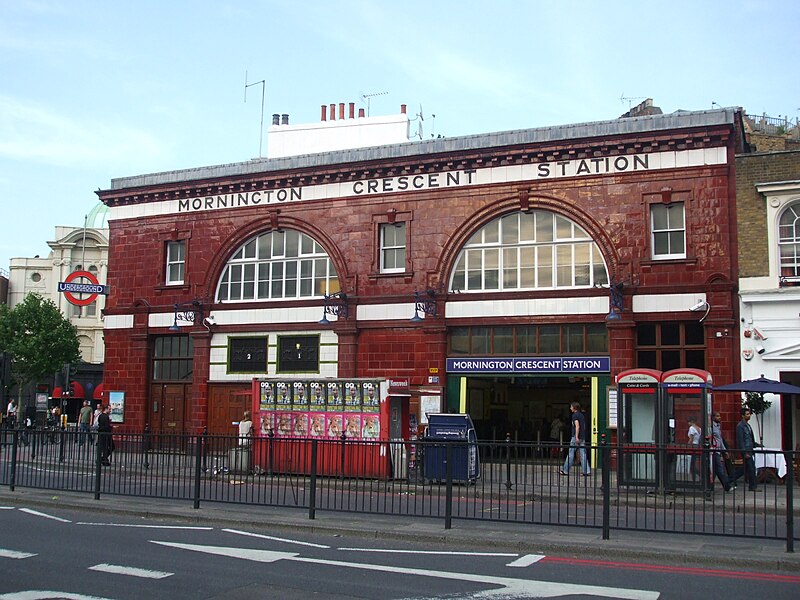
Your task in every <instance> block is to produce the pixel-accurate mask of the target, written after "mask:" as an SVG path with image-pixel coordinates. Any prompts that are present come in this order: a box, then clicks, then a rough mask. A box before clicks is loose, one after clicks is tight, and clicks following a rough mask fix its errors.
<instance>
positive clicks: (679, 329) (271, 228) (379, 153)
mask: <svg viewBox="0 0 800 600" xmlns="http://www.w3.org/2000/svg"><path fill="white" fill-rule="evenodd" d="M350 106H351V108H350V115H349V116H348V117H346V116H345V111H344V105H340V106H339V108H340V110H339V118H338V119H337V118H335V117H336V105H331V107H330V108H331V110H330V115H328V111H327V107H325V106H323V108H322V119H321V121H320V122H319V123H318V124H313V125H302V126H295V125H289V124H288V117H286V116H285V115H284V117H283V119H282V120H281V119H279V118H278V115H275V117H274V121H273V126H272V127H271V128H270V131H269V141H270V148H271V149H272V150H271V154H270V156H269V157H268V158H264V159H254V160H249V161H246V162H241V163H235V164H226V165H219V166H210V167H198V168H193V169H187V170H181V171H172V172H165V173H158V174H151V175H141V176H133V177H124V178H120V179H115V180H113V181H112V182H111V187H110V189H107V190H103V191H101V192H98V194H99V196H100V199H101V200H102V202H104V203H105V204H106V205H107V206H108V207H109V209H110V217H109V227H110V255H109V268H108V281H107V282H106V283H107V284H108V285H109V286H110V288H111V294H110V296H109V297H108V299H107V303H106V309H105V312H104V314H105V321H104V323H105V346H106V363H105V380H104V386H105V389H106V390H107V391H108V392H109V393H111V392H113V391H116V392H120V393H121V394H117V397H118V398H119V399H121V400H122V401H123V404H124V420H123V422H122V423H121V424H120V428H121V430H122V431H132V432H136V431H141V430H142V429H143V428H144V427H145V425H146V424H148V425H149V426H150V427H151V428H152V430H153V431H155V432H170V433H182V432H191V433H196V432H199V431H202V430H203V428H204V427H207V428H208V429H209V431H211V432H218V433H228V434H232V433H234V432H235V428H234V427H233V426H232V422H234V421H238V419H239V417H240V416H241V413H242V411H243V410H244V409H246V408H247V409H249V408H251V406H252V401H253V400H252V394H251V390H252V386H253V381H254V380H256V381H267V382H270V386H273V385H274V384H277V383H281V382H284V383H285V384H286V385H287V386H289V388H290V389H292V386H293V385H294V383H295V382H298V381H299V382H306V383H307V384H308V385H309V386H310V388H309V387H306V388H304V389H311V390H316V389H318V388H320V387H322V388H324V389H327V383H329V382H331V381H342V382H346V381H348V380H351V381H355V382H361V381H363V382H381V386H380V387H381V395H382V398H381V400H382V401H385V402H389V401H391V402H396V405H395V404H392V407H393V408H392V410H394V408H397V411H396V412H397V415H401V417H402V422H400V423H399V425H398V424H393V425H392V427H393V428H395V427H397V429H392V430H391V431H387V430H384V431H382V432H381V437H386V436H391V437H400V436H403V437H408V435H409V433H408V432H409V431H410V430H412V431H414V432H416V430H417V428H420V429H421V428H422V427H423V426H424V423H425V421H426V415H427V414H429V413H432V412H449V411H456V412H468V413H469V414H470V415H471V417H472V420H473V422H474V424H475V428H476V431H477V433H478V437H479V439H490V438H499V439H504V438H505V436H506V434H510V435H511V436H512V438H514V439H518V440H520V441H522V440H531V441H536V440H546V441H550V439H551V429H552V427H551V425H552V422H553V420H554V419H555V418H556V417H557V416H560V417H561V418H565V417H566V414H567V408H568V405H569V403H570V402H572V401H576V400H577V401H579V402H581V404H582V406H583V407H584V409H585V410H586V411H587V413H588V415H589V419H590V420H589V422H590V423H591V426H592V433H593V436H595V437H593V440H595V441H596V440H597V437H596V436H598V435H599V434H601V433H606V432H608V433H610V434H611V435H613V428H614V425H615V420H614V413H615V407H614V404H613V394H612V393H611V390H612V388H613V381H614V379H613V378H614V375H615V374H616V373H619V372H620V371H623V370H627V369H632V368H646V369H656V370H660V371H667V370H670V369H674V368H679V367H687V368H696V369H705V370H708V371H710V372H711V374H712V376H713V377H714V379H715V381H720V382H730V381H733V380H735V379H736V377H737V376H738V372H737V371H738V366H737V365H738V363H739V360H738V353H739V348H738V336H737V333H736V332H737V330H738V314H737V306H738V304H737V295H736V294H737V264H736V261H737V248H736V227H735V218H736V215H735V206H736V204H735V195H734V190H735V185H734V155H735V153H736V152H737V151H741V144H742V133H741V132H742V123H741V114H740V112H739V111H738V110H735V109H720V110H711V111H699V112H676V113H674V114H655V115H646V116H638V117H636V116H631V117H625V118H619V119H615V120H610V121H604V122H595V123H583V124H575V125H568V126H559V127H545V128H537V129H521V130H515V131H506V132H497V133H490V134H485V135H471V136H464V137H452V138H438V139H424V140H411V139H409V131H410V130H411V123H410V121H409V118H408V117H407V115H406V114H405V108H404V107H403V109H402V110H401V112H400V114H399V115H393V116H389V117H364V116H363V115H362V116H360V117H356V116H355V115H354V112H353V109H352V106H353V105H352V104H351V105H350ZM328 117H329V118H328ZM420 137H422V136H420ZM323 317H324V318H323ZM389 381H392V382H394V383H395V386H394V387H393V388H392V389H390V388H389V385H388V383H387V382H389ZM398 382H399V383H398ZM320 384H324V385H320ZM270 389H271V390H278V389H280V388H276V387H271V388H270ZM728 396H730V395H728ZM609 399H611V402H609ZM720 400H721V401H725V402H734V401H735V400H736V399H733V398H720ZM722 408H723V410H724V412H725V414H726V415H728V416H729V415H732V414H733V412H734V408H735V407H733V406H730V407H728V406H725V407H722ZM387 427H388V426H387ZM556 434H558V431H557V430H556ZM561 434H562V435H563V430H562V432H561Z"/></svg>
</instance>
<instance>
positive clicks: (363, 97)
mask: <svg viewBox="0 0 800 600" xmlns="http://www.w3.org/2000/svg"><path fill="white" fill-rule="evenodd" d="M388 93H389V92H374V93H372V94H361V101H362V102H364V103H365V104H366V105H367V116H369V102H370V99H371V98H374V97H375V96H385V95H386V94H388Z"/></svg>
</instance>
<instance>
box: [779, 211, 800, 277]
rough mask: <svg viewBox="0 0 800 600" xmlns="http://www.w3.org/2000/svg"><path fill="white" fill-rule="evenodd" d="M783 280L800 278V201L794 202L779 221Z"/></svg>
mask: <svg viewBox="0 0 800 600" xmlns="http://www.w3.org/2000/svg"><path fill="white" fill-rule="evenodd" d="M778 253H779V255H780V261H781V280H782V281H787V280H788V281H799V280H800V203H797V204H792V205H791V206H789V207H788V208H787V209H786V210H785V211H784V212H783V214H782V215H781V218H780V221H779V222H778Z"/></svg>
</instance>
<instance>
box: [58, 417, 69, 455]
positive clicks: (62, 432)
mask: <svg viewBox="0 0 800 600" xmlns="http://www.w3.org/2000/svg"><path fill="white" fill-rule="evenodd" d="M66 436H67V434H66V427H64V425H61V430H60V431H59V432H58V462H64V438H65V437H66Z"/></svg>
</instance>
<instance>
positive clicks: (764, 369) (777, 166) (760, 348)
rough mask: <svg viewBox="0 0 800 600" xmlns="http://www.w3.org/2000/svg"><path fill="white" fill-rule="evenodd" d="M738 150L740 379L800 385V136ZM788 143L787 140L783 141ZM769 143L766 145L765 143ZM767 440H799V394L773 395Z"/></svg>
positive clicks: (794, 443)
mask: <svg viewBox="0 0 800 600" xmlns="http://www.w3.org/2000/svg"><path fill="white" fill-rule="evenodd" d="M772 137H773V139H772V140H765V139H764V138H759V140H758V141H757V142H756V145H757V148H756V152H753V153H750V154H744V155H740V156H737V158H736V172H737V175H736V180H737V194H736V196H737V221H738V228H737V229H738V238H739V273H740V277H739V297H740V317H741V323H740V325H741V326H740V328H739V340H740V345H741V377H742V379H743V380H746V379H755V378H757V377H759V376H761V375H764V376H765V377H767V378H769V379H774V380H778V381H783V382H785V383H790V384H793V385H796V386H800V150H798V149H797V146H798V144H797V141H796V135H795V136H794V139H792V137H791V135H790V134H786V135H785V138H786V143H785V145H784V144H781V145H780V146H779V147H777V148H776V147H774V146H772V144H770V145H771V146H772V147H768V146H767V145H766V143H765V142H766V141H771V142H773V143H774V138H775V137H777V136H772ZM779 141H781V140H779ZM762 146H763V149H762ZM765 399H766V400H769V401H771V402H772V405H771V406H770V408H769V409H768V410H767V411H766V412H765V413H764V415H763V418H762V421H763V425H762V427H763V432H759V431H758V429H757V428H758V424H757V423H755V421H756V419H753V420H752V421H751V424H752V425H753V426H754V429H755V430H756V431H755V433H756V437H759V435H760V433H763V440H764V446H766V447H767V448H783V449H785V450H792V449H795V448H797V447H798V446H799V445H800V395H795V394H784V395H774V394H766V395H765Z"/></svg>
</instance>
